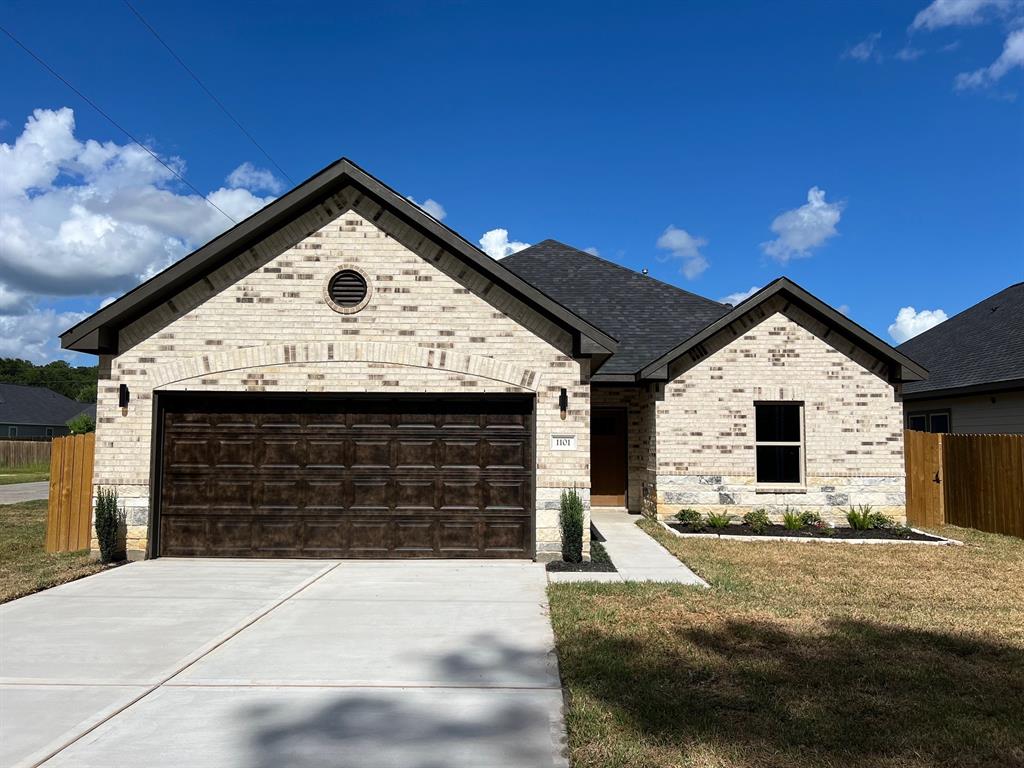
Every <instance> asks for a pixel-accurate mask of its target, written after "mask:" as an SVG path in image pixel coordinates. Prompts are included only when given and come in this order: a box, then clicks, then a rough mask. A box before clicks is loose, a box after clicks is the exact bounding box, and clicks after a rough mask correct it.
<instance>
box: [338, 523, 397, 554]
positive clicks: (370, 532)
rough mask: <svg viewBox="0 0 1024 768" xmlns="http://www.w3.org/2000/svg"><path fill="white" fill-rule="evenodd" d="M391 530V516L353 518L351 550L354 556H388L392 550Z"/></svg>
mask: <svg viewBox="0 0 1024 768" xmlns="http://www.w3.org/2000/svg"><path fill="white" fill-rule="evenodd" d="M390 531H391V519H390V518H387V517H381V518H378V519H374V518H362V517H356V518H353V519H352V520H351V521H350V522H349V542H348V548H349V552H350V553H351V554H352V556H353V557H387V556H388V552H389V551H390V550H391V536H390Z"/></svg>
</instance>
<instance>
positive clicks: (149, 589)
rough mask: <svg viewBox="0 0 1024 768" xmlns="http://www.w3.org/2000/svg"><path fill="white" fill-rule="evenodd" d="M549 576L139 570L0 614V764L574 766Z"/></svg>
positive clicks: (315, 564) (447, 567) (295, 566)
mask: <svg viewBox="0 0 1024 768" xmlns="http://www.w3.org/2000/svg"><path fill="white" fill-rule="evenodd" d="M544 590H545V578H544V571H543V568H542V567H541V566H540V565H537V564H534V563H524V562H483V561H461V562H460V561H429V562H375V561H374V562H352V561H346V562H340V563H339V562H324V561H298V560H267V561H253V560H249V561H246V560H173V559H160V560H151V561H147V562H141V563H132V564H129V565H125V566H122V567H121V568H117V569H114V570H111V571H107V572H104V573H101V574H97V575H96V576H91V577H89V578H86V579H82V580H80V581H76V582H73V583H70V584H66V585H63V586H61V587H57V588H55V589H51V590H47V591H45V592H41V593H39V594H36V595H31V596H29V597H25V598H22V599H20V600H15V601H14V602H11V603H7V604H5V605H2V606H0V676H2V677H0V765H3V766H9V765H25V766H35V765H41V764H45V765H46V766H80V767H83V768H89V766H97V767H99V766H103V768H107V767H108V766H111V765H117V766H152V767H153V768H163V767H165V766H166V767H167V768H171V766H175V767H177V766H183V765H184V766H189V767H190V768H203V767H206V766H209V768H214V766H217V767H218V768H220V767H221V766H223V767H224V768H230V767H232V766H238V767H239V768H241V766H246V767H247V768H249V767H255V768H271V767H272V766H274V767H276V766H282V765H288V766H298V767H299V768H313V767H314V766H317V767H319V766H324V767H325V768H326V766H339V765H344V766H346V767H358V766H393V767H394V768H401V767H402V766H410V767H411V766H415V767H416V768H431V767H433V766H524V767H525V766H560V767H565V766H567V765H568V764H567V762H566V759H565V757H564V746H565V745H564V741H565V726H564V721H563V714H562V691H561V685H560V680H559V675H558V667H557V657H556V656H555V650H554V637H553V634H552V631H551V625H550V622H549V620H548V616H547V601H546V596H545V591H544Z"/></svg>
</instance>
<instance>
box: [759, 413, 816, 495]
mask: <svg viewBox="0 0 1024 768" xmlns="http://www.w3.org/2000/svg"><path fill="white" fill-rule="evenodd" d="M760 405H794V406H796V407H797V408H798V409H799V410H798V418H797V420H798V422H799V424H800V441H799V442H792V441H778V440H758V439H757V408H758V406H760ZM804 411H805V408H804V401H803V400H755V401H754V420H753V424H754V492H755V493H805V492H806V491H807V431H806V429H805V425H804ZM794 445H795V446H796V447H797V450H798V451H799V458H798V459H797V468H798V469H799V470H800V479H799V480H797V481H796V482H793V483H762V482H760V481H759V480H758V479H757V449H758V448H760V447H762V446H764V447H766V448H769V447H773V446H775V447H791V446H794Z"/></svg>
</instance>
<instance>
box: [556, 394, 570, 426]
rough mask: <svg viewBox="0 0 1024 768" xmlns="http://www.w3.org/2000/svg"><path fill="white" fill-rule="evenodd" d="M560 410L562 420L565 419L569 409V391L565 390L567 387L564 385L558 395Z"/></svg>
mask: <svg viewBox="0 0 1024 768" xmlns="http://www.w3.org/2000/svg"><path fill="white" fill-rule="evenodd" d="M558 410H559V411H560V415H561V417H562V421H565V414H566V412H567V411H568V410H569V393H568V392H566V391H565V387H562V391H561V392H560V393H559V395H558Z"/></svg>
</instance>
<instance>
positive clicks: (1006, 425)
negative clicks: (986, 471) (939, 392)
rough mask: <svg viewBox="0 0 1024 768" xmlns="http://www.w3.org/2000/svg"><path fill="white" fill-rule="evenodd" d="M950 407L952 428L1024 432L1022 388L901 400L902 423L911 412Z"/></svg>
mask: <svg viewBox="0 0 1024 768" xmlns="http://www.w3.org/2000/svg"><path fill="white" fill-rule="evenodd" d="M933 411H949V413H950V424H951V427H950V428H951V429H952V431H953V432H959V433H960V434H981V435H984V434H1014V435H1020V434H1024V389H1022V390H1013V391H1008V392H995V393H993V394H990V395H961V396H960V397H936V398H929V399H925V400H905V401H904V402H903V412H904V423H906V416H908V415H910V414H912V413H930V412H933Z"/></svg>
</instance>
